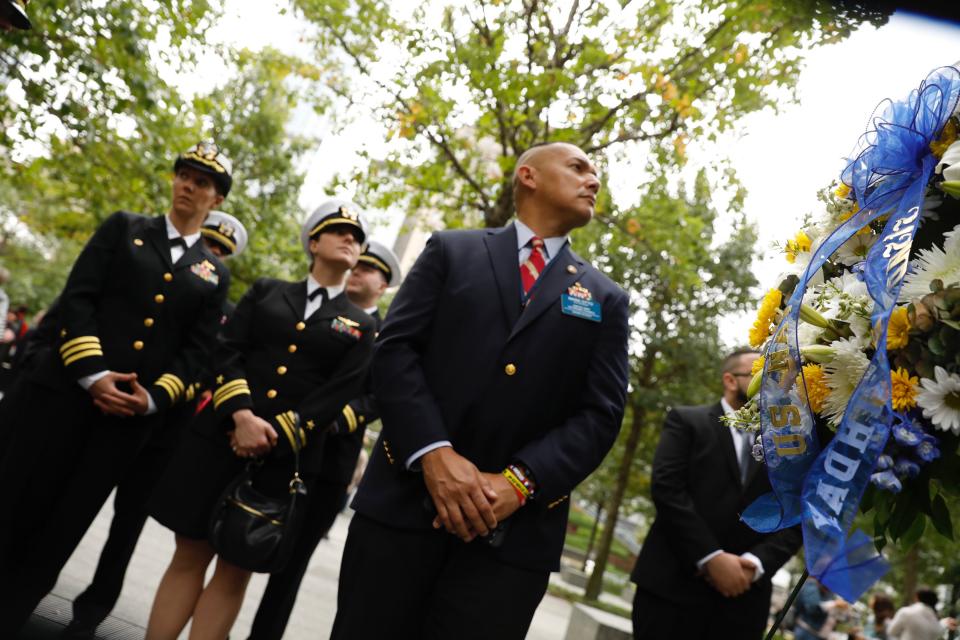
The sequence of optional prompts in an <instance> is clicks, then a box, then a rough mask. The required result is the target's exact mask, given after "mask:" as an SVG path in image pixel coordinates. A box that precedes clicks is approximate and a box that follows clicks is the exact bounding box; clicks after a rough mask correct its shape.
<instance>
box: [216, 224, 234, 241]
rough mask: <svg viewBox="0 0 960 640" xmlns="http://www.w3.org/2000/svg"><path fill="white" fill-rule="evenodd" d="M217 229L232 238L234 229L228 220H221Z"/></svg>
mask: <svg viewBox="0 0 960 640" xmlns="http://www.w3.org/2000/svg"><path fill="white" fill-rule="evenodd" d="M217 231H219V232H220V233H222V234H223V235H225V236H227V237H228V238H232V237H233V232H234V229H233V226H232V225H229V224H227V223H226V222H221V223H220V226H219V227H217Z"/></svg>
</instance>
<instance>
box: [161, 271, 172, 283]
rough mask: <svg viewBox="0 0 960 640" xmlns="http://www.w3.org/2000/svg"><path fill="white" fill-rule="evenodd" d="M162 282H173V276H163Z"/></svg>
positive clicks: (167, 274) (169, 274) (170, 274)
mask: <svg viewBox="0 0 960 640" xmlns="http://www.w3.org/2000/svg"><path fill="white" fill-rule="evenodd" d="M163 280H164V282H170V281H171V280H173V274H172V273H165V274H163Z"/></svg>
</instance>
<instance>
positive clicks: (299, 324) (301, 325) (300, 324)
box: [297, 322, 307, 331]
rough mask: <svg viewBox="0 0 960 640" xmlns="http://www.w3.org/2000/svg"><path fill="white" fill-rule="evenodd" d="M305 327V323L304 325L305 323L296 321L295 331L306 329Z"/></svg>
mask: <svg viewBox="0 0 960 640" xmlns="http://www.w3.org/2000/svg"><path fill="white" fill-rule="evenodd" d="M306 328H307V325H306V324H305V323H303V322H298V323H297V331H303V330H304V329H306Z"/></svg>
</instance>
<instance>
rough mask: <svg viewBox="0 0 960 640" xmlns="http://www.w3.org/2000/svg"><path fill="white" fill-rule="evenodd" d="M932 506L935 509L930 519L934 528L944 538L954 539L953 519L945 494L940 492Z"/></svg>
mask: <svg viewBox="0 0 960 640" xmlns="http://www.w3.org/2000/svg"><path fill="white" fill-rule="evenodd" d="M930 506H931V507H932V511H933V514H932V515H931V516H930V521H931V522H933V526H934V528H936V530H937V531H939V532H940V535H942V536H943V537H944V538H947V539H948V540H953V521H952V520H951V518H950V509H948V508H947V501H946V500H944V498H943V494H940V493H938V494H937V495H936V496H935V497H934V499H933V502H932V503H931V505H930Z"/></svg>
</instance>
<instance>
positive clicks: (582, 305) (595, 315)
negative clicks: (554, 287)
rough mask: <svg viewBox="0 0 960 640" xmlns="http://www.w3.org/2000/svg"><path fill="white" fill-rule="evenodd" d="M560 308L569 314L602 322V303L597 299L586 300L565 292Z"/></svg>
mask: <svg viewBox="0 0 960 640" xmlns="http://www.w3.org/2000/svg"><path fill="white" fill-rule="evenodd" d="M560 310H561V311H563V313H564V314H566V315H568V316H573V317H575V318H582V319H583V320H590V321H591V322H600V319H601V317H600V303H599V302H597V301H596V300H584V299H583V298H581V297H578V296H573V295H570V294H569V293H565V294H563V295H562V296H560Z"/></svg>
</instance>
